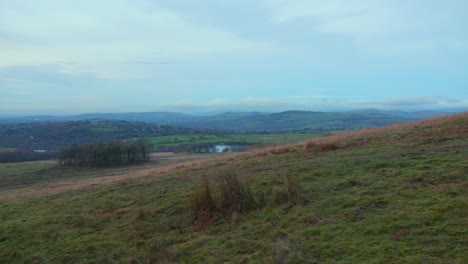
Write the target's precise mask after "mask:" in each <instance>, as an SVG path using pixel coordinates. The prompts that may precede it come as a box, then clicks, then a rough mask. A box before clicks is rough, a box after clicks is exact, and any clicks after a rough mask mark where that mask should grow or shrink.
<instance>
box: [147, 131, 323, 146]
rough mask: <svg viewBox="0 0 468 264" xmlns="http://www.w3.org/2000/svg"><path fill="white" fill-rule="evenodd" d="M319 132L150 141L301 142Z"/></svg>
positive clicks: (164, 143)
mask: <svg viewBox="0 0 468 264" xmlns="http://www.w3.org/2000/svg"><path fill="white" fill-rule="evenodd" d="M318 136H320V135H317V134H293V133H288V134H228V135H173V136H161V137H151V138H149V140H150V142H151V143H153V144H154V145H156V146H176V145H180V144H187V143H220V142H241V143H251V144H282V143H292V142H300V141H304V140H307V139H311V138H314V137H318Z"/></svg>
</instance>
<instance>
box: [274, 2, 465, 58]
mask: <svg viewBox="0 0 468 264" xmlns="http://www.w3.org/2000/svg"><path fill="white" fill-rule="evenodd" d="M266 4H267V6H268V8H269V9H270V12H271V21H272V22H273V23H276V24H288V23H294V22H297V21H300V23H301V24H305V25H308V28H310V29H311V30H312V31H315V32H316V33H319V34H322V35H330V36H341V37H345V38H349V39H350V40H351V41H352V44H353V45H355V46H356V47H358V48H360V49H361V52H363V51H367V52H373V53H374V55H375V54H382V55H383V54H392V55H395V54H401V53H404V54H407V53H410V52H412V53H415V52H416V53H423V54H427V53H429V52H434V51H442V50H444V49H447V48H448V49H457V50H464V51H466V50H467V49H468V46H467V45H466V34H464V35H460V34H457V33H456V32H462V30H463V28H465V27H466V19H465V18H464V17H465V15H464V14H463V12H462V11H460V10H463V8H465V9H466V8H468V5H467V4H466V2H465V3H463V2H462V1H448V2H447V3H445V2H444V3H442V2H437V1H418V0H415V1H399V0H394V1H391V0H347V1H341V0H327V1H321V0H292V1H289V0H266ZM463 43H464V44H463ZM383 52H385V53H383Z"/></svg>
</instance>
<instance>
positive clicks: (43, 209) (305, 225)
mask: <svg viewBox="0 0 468 264" xmlns="http://www.w3.org/2000/svg"><path fill="white" fill-rule="evenodd" d="M467 161H468V114H467V113H465V114H459V115H454V116H451V117H441V118H437V119H432V120H425V121H420V122H415V123H410V124H404V125H396V126H392V127H385V128H377V129H370V130H364V131H357V132H349V133H345V134H337V135H333V136H330V137H326V138H320V139H314V140H312V141H309V142H305V143H298V144H293V145H288V146H281V147H276V148H272V149H267V150H258V151H253V152H250V153H247V154H235V155H229V156H225V157H223V158H219V159H213V160H212V161H211V162H210V163H208V164H203V165H198V164H196V163H193V165H190V166H189V165H187V166H184V167H179V168H178V169H175V170H172V171H170V172H167V173H162V174H157V175H154V176H152V177H148V178H144V179H139V180H134V181H129V182H125V183H118V184H111V185H105V186H94V187H90V188H86V189H82V190H77V191H70V192H66V193H60V194H55V195H49V196H43V197H34V198H29V199H28V198H25V199H15V200H9V201H3V202H1V203H0V223H1V224H0V262H2V263H14V262H20V263H31V262H33V263H34V262H40V263H63V262H67V263H68V262H73V263H155V262H156V263H159V262H162V263H166V262H169V263H171V262H173V263H176V262H179V263H223V262H231V263H322V262H325V263H334V262H341V263H362V262H372V263H382V262H389V263H423V262H424V263H467V262H468V253H467V250H466V249H467V245H468V217H467V208H468V191H467V190H468V188H467V187H468V186H467V185H468V182H467V175H468V165H467V164H468V162H467ZM225 175H236V176H237V177H239V178H240V179H241V181H243V182H248V184H247V186H250V189H251V191H250V192H249V193H250V194H251V195H252V197H253V199H254V200H255V201H254V202H253V203H255V206H254V208H253V209H250V210H246V211H244V212H232V211H231V212H226V213H224V214H221V215H216V216H213V217H211V218H207V221H203V222H200V221H198V222H196V221H195V220H194V218H192V216H191V208H193V207H192V203H193V201H194V196H193V195H194V191H196V190H199V188H200V184H201V183H202V182H203V181H202V179H207V180H208V181H209V182H218V181H219V180H220V179H222V177H223V176H225ZM288 177H289V179H291V180H292V181H293V182H294V183H295V186H296V187H298V188H300V200H301V202H300V203H291V202H288V200H289V199H283V197H282V194H288V189H287V188H288V180H287V179H288ZM211 184H213V183H211ZM250 194H249V195H250ZM0 197H1V192H0Z"/></svg>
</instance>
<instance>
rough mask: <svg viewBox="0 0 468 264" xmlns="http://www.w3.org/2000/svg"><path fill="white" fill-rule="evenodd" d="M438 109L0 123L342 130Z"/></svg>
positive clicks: (160, 115)
mask: <svg viewBox="0 0 468 264" xmlns="http://www.w3.org/2000/svg"><path fill="white" fill-rule="evenodd" d="M444 114H446V113H443V112H438V111H422V112H403V111H380V110H376V109H363V110H356V111H347V112H346V111H345V112H311V111H285V112H279V113H262V112H226V113H222V114H214V115H203V116H197V115H188V114H182V113H174V112H144V113H95V114H84V115H74V116H29V117H17V118H9V119H1V118H0V122H9V123H19V122H64V121H79V120H92V119H105V120H124V121H131V122H152V123H160V124H166V123H167V124H172V125H178V126H184V127H190V128H204V129H221V130H232V131H263V130H270V131H271V130H294V129H304V128H305V129H313V130H317V129H320V130H345V129H359V128H367V127H378V126H384V125H390V124H396V123H401V122H406V121H411V120H417V119H422V118H428V117H434V116H440V115H444Z"/></svg>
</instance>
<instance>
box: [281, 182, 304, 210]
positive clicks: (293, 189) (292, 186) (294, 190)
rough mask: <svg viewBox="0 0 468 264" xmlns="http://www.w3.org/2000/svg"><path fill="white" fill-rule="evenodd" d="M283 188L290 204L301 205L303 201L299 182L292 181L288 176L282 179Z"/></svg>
mask: <svg viewBox="0 0 468 264" xmlns="http://www.w3.org/2000/svg"><path fill="white" fill-rule="evenodd" d="M284 187H285V189H286V195H287V198H288V202H289V203H290V204H293V205H299V204H302V202H303V200H302V194H301V185H300V182H299V181H297V180H295V179H293V178H292V176H291V175H288V176H286V177H285V179H284Z"/></svg>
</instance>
